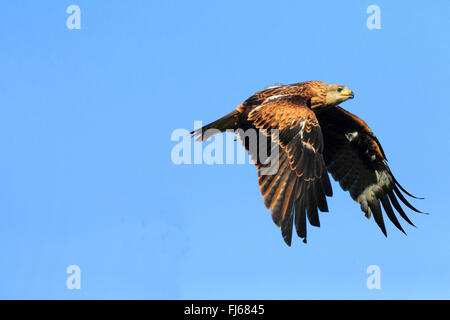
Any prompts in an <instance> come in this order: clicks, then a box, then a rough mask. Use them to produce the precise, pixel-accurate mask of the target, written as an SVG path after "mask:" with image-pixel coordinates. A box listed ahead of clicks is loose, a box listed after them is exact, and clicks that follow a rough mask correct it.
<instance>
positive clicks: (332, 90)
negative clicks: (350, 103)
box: [324, 84, 355, 106]
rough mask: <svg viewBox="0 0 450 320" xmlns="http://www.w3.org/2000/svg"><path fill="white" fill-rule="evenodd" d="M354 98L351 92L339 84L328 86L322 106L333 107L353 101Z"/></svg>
mask: <svg viewBox="0 0 450 320" xmlns="http://www.w3.org/2000/svg"><path fill="white" fill-rule="evenodd" d="M354 96H355V95H354V94H353V91H351V90H350V89H349V88H347V87H346V86H343V85H340V84H329V85H328V86H327V89H326V96H325V101H324V104H325V105H326V106H335V105H338V104H339V103H341V102H343V101H345V100H348V99H353V97H354Z"/></svg>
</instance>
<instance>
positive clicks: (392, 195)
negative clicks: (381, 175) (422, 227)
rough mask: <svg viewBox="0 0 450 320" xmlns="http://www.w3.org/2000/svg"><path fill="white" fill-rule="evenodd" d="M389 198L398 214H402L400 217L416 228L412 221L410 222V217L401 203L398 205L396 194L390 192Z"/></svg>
mask: <svg viewBox="0 0 450 320" xmlns="http://www.w3.org/2000/svg"><path fill="white" fill-rule="evenodd" d="M388 196H389V199H390V200H391V203H392V204H393V205H394V208H395V209H396V210H397V211H398V213H400V216H401V217H402V218H403V219H404V220H405V221H406V222H408V223H409V224H410V225H412V226H413V227H415V225H414V223H412V222H411V220H409V218H408V216H407V215H406V213H405V211H403V209H402V207H401V206H400V203H398V200H397V198H396V197H395V195H394V193H393V192H392V190H390V191H389V192H388Z"/></svg>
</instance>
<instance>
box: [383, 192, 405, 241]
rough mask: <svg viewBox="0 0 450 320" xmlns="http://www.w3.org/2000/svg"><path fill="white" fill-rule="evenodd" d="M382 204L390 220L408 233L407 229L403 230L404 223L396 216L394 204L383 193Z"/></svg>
mask: <svg viewBox="0 0 450 320" xmlns="http://www.w3.org/2000/svg"><path fill="white" fill-rule="evenodd" d="M380 200H381V204H382V205H383V208H384V211H386V215H387V216H388V218H389V220H391V222H392V223H393V224H394V225H395V226H396V227H397V229H399V230H400V231H401V232H403V233H404V234H406V232H405V230H403V228H402V225H401V224H400V222H399V221H398V219H397V217H396V216H395V213H394V210H393V209H392V206H391V204H390V202H389V199H388V197H387V196H386V195H385V194H383V196H382V197H380Z"/></svg>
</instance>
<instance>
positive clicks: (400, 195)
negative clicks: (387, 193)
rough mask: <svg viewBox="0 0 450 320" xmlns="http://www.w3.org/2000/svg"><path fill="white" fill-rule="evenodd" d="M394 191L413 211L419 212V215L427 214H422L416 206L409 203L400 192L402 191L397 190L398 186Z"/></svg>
mask: <svg viewBox="0 0 450 320" xmlns="http://www.w3.org/2000/svg"><path fill="white" fill-rule="evenodd" d="M392 190H394V192H395V194H396V195H397V197H398V198H399V199H400V200H401V201H402V202H403V203H404V204H405V205H406V206H407V207H408V208H410V209H411V210H413V211H415V212H417V213H423V214H427V213H425V212H422V211H420V210H418V209H416V208H414V206H413V205H412V204H411V203H409V201H408V200H406V198H405V197H404V196H403V194H402V193H401V192H400V190H399V189H398V188H397V185H395V186H394V188H392Z"/></svg>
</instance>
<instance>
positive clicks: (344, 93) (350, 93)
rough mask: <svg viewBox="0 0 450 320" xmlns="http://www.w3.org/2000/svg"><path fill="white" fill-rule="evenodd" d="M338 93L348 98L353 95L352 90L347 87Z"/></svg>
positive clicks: (351, 97)
mask: <svg viewBox="0 0 450 320" xmlns="http://www.w3.org/2000/svg"><path fill="white" fill-rule="evenodd" d="M340 95H341V96H343V97H348V98H349V99H353V98H354V97H355V94H354V93H353V91H351V90H349V89H347V90H345V91H342V93H341V94H340Z"/></svg>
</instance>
